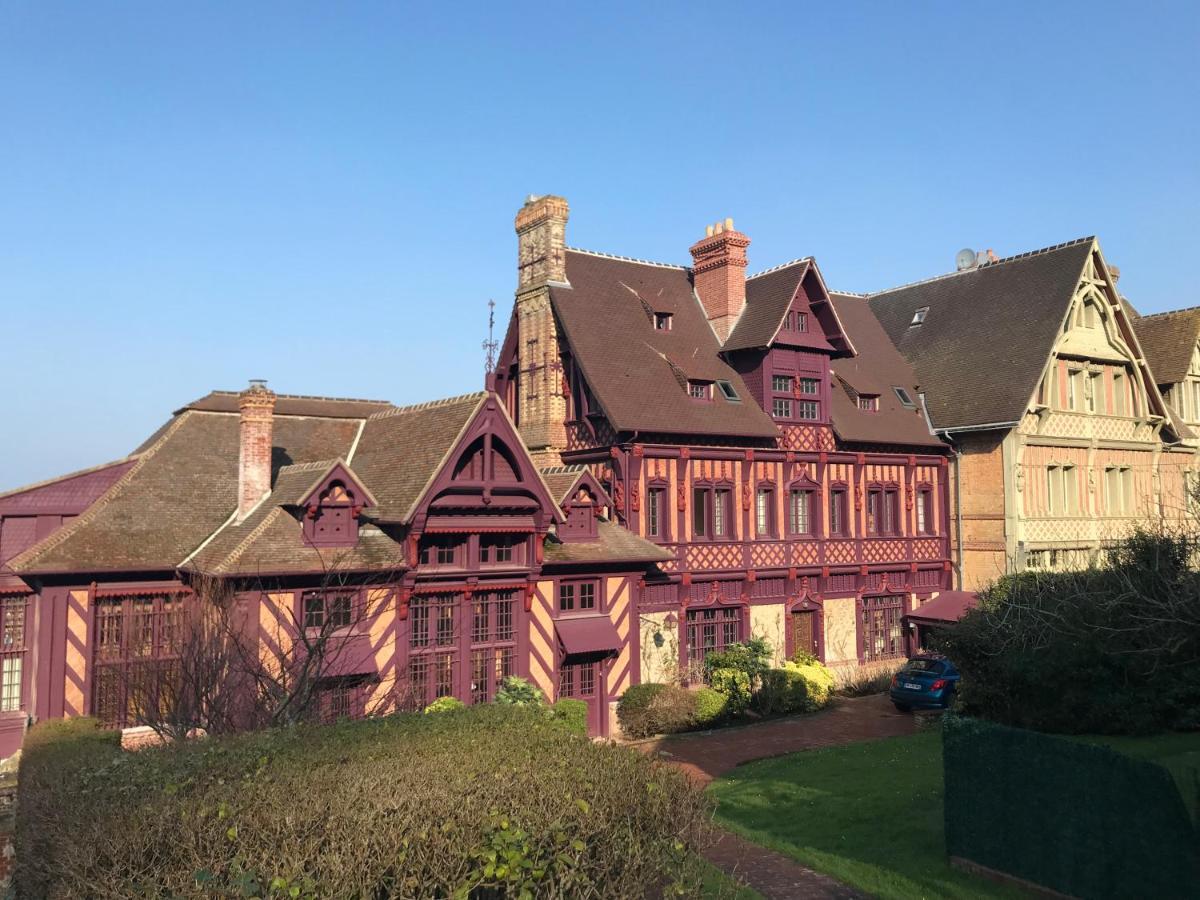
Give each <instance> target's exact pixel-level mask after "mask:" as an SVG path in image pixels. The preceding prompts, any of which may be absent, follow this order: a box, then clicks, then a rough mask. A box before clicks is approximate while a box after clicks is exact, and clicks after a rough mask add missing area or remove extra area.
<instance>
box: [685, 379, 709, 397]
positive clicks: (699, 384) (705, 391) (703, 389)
mask: <svg viewBox="0 0 1200 900" xmlns="http://www.w3.org/2000/svg"><path fill="white" fill-rule="evenodd" d="M687 395H688V398H689V399H690V400H692V401H693V402H695V403H712V401H713V383H712V382H711V381H692V380H690V379H689V381H688V383H687Z"/></svg>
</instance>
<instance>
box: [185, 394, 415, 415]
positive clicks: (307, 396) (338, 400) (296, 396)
mask: <svg viewBox="0 0 1200 900" xmlns="http://www.w3.org/2000/svg"><path fill="white" fill-rule="evenodd" d="M241 393H242V392H241V391H209V392H208V393H207V394H205V397H211V396H212V395H213V394H219V395H221V396H222V397H238V396H240V395H241ZM203 399H204V397H200V398H199V400H203ZM275 399H276V400H326V401H328V402H330V403H377V404H379V405H380V406H391V405H393V404H392V401H391V400H368V399H365V398H363V397H329V396H326V395H323V394H276V395H275ZM192 402H193V403H196V402H198V401H196V400H193V401H192ZM184 408H185V409H187V408H190V405H189V407H184ZM198 411H200V412H205V411H207V410H198Z"/></svg>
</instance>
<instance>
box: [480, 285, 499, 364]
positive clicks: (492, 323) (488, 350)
mask: <svg viewBox="0 0 1200 900" xmlns="http://www.w3.org/2000/svg"><path fill="white" fill-rule="evenodd" d="M495 328H496V301H495V300H488V336H487V340H486V341H484V342H483V351H484V354H485V357H484V364H483V365H484V374H485V375H491V374H492V372H494V371H495V370H496V348H497V347H498V346H499V345H498V344H497V343H496V337H495V334H494V331H495Z"/></svg>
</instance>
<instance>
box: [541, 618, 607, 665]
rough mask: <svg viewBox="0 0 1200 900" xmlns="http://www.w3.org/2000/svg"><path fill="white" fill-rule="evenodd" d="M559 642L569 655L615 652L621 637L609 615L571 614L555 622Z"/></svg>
mask: <svg viewBox="0 0 1200 900" xmlns="http://www.w3.org/2000/svg"><path fill="white" fill-rule="evenodd" d="M554 628H555V630H556V631H557V632H558V640H559V643H561V644H562V647H563V650H565V651H566V653H567V655H568V656H580V655H589V654H596V653H615V652H617V651H618V650H620V649H621V644H622V641H621V638H620V636H619V635H618V634H617V628H616V626H615V625H613V623H612V621H611V620H610V619H609V618H608V616H571V617H570V618H565V619H559V620H558V621H556V622H555V623H554Z"/></svg>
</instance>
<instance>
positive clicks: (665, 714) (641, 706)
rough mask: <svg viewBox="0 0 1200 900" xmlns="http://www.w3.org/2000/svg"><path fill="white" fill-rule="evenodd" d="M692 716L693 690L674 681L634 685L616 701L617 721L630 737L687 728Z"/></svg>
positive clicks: (693, 704) (685, 729) (692, 720)
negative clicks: (672, 682)
mask: <svg viewBox="0 0 1200 900" xmlns="http://www.w3.org/2000/svg"><path fill="white" fill-rule="evenodd" d="M695 719H696V694H695V692H693V691H689V690H688V689H687V688H684V687H680V686H679V685H675V684H655V683H653V682H651V683H647V684H635V685H633V686H632V687H630V688H629V689H628V690H626V691H625V693H624V694H622V695H621V699H620V701H619V702H618V703H617V721H618V722H619V723H620V724H621V731H622V732H623V733H624V734H625V736H626V737H630V738H643V737H650V736H651V735H655V734H671V733H672V732H676V731H687V730H688V729H689V728H691V727H692V724H693V723H694V722H695Z"/></svg>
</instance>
